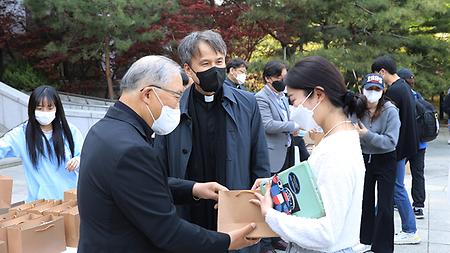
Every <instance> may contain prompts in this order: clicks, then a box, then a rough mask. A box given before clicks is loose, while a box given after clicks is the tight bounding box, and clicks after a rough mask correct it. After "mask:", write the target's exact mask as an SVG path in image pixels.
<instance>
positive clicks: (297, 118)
mask: <svg viewBox="0 0 450 253" xmlns="http://www.w3.org/2000/svg"><path fill="white" fill-rule="evenodd" d="M311 94H312V92H311V93H309V95H308V96H307V97H306V98H305V100H304V101H303V102H302V103H301V104H300V105H299V106H297V107H294V108H293V109H292V112H291V120H293V121H294V122H295V123H297V124H298V125H299V126H300V128H302V129H303V130H306V131H310V130H313V129H320V126H319V125H318V124H317V123H316V121H315V120H314V117H313V115H314V110H315V109H316V108H317V106H319V104H320V102H319V103H317V105H316V106H314V108H313V109H312V110H310V109H308V108H306V107H304V106H303V104H304V103H305V101H306V99H308V97H309V96H311Z"/></svg>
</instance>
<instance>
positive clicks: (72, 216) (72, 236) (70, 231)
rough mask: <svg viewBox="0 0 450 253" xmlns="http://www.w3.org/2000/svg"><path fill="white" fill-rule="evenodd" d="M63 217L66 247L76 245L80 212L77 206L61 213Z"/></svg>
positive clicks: (78, 236) (78, 237)
mask: <svg viewBox="0 0 450 253" xmlns="http://www.w3.org/2000/svg"><path fill="white" fill-rule="evenodd" d="M61 214H62V215H63V217H64V228H65V232H66V245H67V247H74V248H77V247H78V241H79V239H80V214H79V212H78V206H75V207H72V208H71V209H69V210H67V211H64V212H62V213H61Z"/></svg>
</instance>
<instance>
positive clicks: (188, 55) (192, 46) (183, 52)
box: [178, 30, 227, 64]
mask: <svg viewBox="0 0 450 253" xmlns="http://www.w3.org/2000/svg"><path fill="white" fill-rule="evenodd" d="M200 41H203V42H205V43H206V44H208V45H209V46H210V47H211V48H213V49H214V51H216V53H217V52H219V53H222V54H224V55H226V54H227V45H226V44H225V41H223V39H222V36H220V34H219V33H216V32H214V31H211V30H205V31H201V32H192V33H190V34H189V35H188V36H186V37H184V38H183V39H182V40H181V42H180V45H179V46H178V55H179V56H180V60H181V64H185V63H187V64H190V63H191V60H192V56H194V55H197V54H198V53H199V52H198V43H199V42H200Z"/></svg>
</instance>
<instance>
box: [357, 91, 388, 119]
mask: <svg viewBox="0 0 450 253" xmlns="http://www.w3.org/2000/svg"><path fill="white" fill-rule="evenodd" d="M388 101H390V100H389V98H388V97H386V96H385V95H384V92H383V95H382V96H381V98H380V100H378V104H377V108H375V112H374V113H373V115H372V116H371V117H370V121H372V122H373V121H374V120H376V119H377V118H378V117H379V116H380V114H381V111H382V109H383V106H384V104H386V103H387V102H388ZM367 112H369V109H367ZM358 118H362V117H358Z"/></svg>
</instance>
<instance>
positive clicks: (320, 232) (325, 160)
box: [266, 130, 365, 252]
mask: <svg viewBox="0 0 450 253" xmlns="http://www.w3.org/2000/svg"><path fill="white" fill-rule="evenodd" d="M308 162H309V164H310V166H311V169H312V171H313V173H314V175H315V177H316V179H317V186H318V188H319V191H320V194H321V196H322V201H323V204H324V208H325V213H326V215H325V217H322V218H319V219H309V218H303V217H297V216H291V215H286V214H284V213H281V212H278V211H276V210H274V209H271V210H270V211H269V212H268V213H267V215H266V222H267V223H268V224H269V226H270V227H271V228H272V230H273V231H275V232H276V233H277V234H279V235H280V237H281V238H283V239H284V240H285V241H288V242H292V243H294V244H296V245H298V246H299V247H302V248H305V249H310V250H316V251H322V252H334V251H338V250H341V249H345V248H349V247H352V246H354V245H355V244H357V243H358V242H359V229H360V222H361V208H362V194H363V185H364V173H365V167H364V160H363V157H362V152H361V147H360V143H359V135H358V132H357V131H355V130H348V131H340V132H336V133H334V134H332V135H330V136H328V137H326V138H324V139H323V140H322V141H321V142H320V143H319V145H317V147H316V148H315V149H314V150H313V152H312V154H311V156H310V157H309V159H308Z"/></svg>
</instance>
